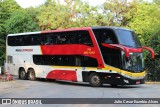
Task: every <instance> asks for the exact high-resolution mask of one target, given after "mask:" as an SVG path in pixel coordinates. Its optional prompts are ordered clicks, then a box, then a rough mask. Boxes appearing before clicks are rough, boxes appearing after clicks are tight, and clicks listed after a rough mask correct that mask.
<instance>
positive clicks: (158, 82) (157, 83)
mask: <svg viewBox="0 0 160 107" xmlns="http://www.w3.org/2000/svg"><path fill="white" fill-rule="evenodd" d="M145 84H160V82H145Z"/></svg>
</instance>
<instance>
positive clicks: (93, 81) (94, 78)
mask: <svg viewBox="0 0 160 107" xmlns="http://www.w3.org/2000/svg"><path fill="white" fill-rule="evenodd" d="M89 83H90V85H91V86H92V87H100V86H102V85H103V82H102V79H101V77H100V76H99V75H98V74H97V73H91V74H90V76H89Z"/></svg>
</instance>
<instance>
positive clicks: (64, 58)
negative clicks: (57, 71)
mask: <svg viewBox="0 0 160 107" xmlns="http://www.w3.org/2000/svg"><path fill="white" fill-rule="evenodd" d="M33 62H34V63H35V64H36V65H57V66H80V67H98V62H97V59H95V58H92V57H88V56H81V55H33Z"/></svg>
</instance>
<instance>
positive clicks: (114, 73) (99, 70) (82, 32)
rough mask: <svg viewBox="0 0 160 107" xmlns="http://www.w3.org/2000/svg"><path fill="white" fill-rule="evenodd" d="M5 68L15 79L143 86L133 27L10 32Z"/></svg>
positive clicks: (140, 56) (141, 58)
mask: <svg viewBox="0 0 160 107" xmlns="http://www.w3.org/2000/svg"><path fill="white" fill-rule="evenodd" d="M6 45H7V57H6V59H7V69H8V70H9V71H10V72H11V74H13V75H18V76H19V78H20V79H30V80H35V79H36V78H47V79H54V80H66V81H72V82H89V83H90V85H91V86H95V87H97V86H102V85H103V84H111V85H113V86H115V85H134V84H143V83H144V78H145V75H146V72H145V70H144V62H143V50H144V49H147V50H149V51H150V52H151V53H152V58H154V51H153V50H152V49H151V48H148V47H142V46H141V44H140V42H139V40H138V38H137V36H136V35H135V33H134V31H132V30H128V29H122V28H116V27H85V28H74V29H66V30H51V31H43V32H29V33H21V34H10V35H8V37H7V42H6Z"/></svg>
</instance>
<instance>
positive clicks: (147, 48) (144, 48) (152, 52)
mask: <svg viewBox="0 0 160 107" xmlns="http://www.w3.org/2000/svg"><path fill="white" fill-rule="evenodd" d="M142 49H143V50H148V51H150V52H151V54H152V58H153V59H154V56H155V53H154V50H153V49H151V48H149V47H146V46H143V47H142Z"/></svg>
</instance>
